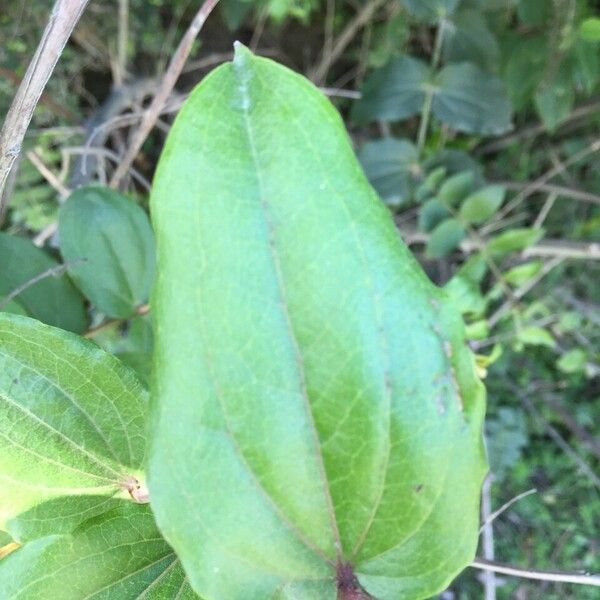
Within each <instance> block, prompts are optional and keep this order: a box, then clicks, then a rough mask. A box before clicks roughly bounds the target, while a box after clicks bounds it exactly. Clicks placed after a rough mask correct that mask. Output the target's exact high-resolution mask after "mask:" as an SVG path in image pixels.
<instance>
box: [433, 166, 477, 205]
mask: <svg viewBox="0 0 600 600" xmlns="http://www.w3.org/2000/svg"><path fill="white" fill-rule="evenodd" d="M474 181H475V175H474V174H473V171H462V172H461V173H457V174H456V175H453V176H452V177H449V178H448V179H446V181H444V183H443V184H442V185H441V187H440V189H439V191H438V197H439V199H440V200H441V201H442V202H443V203H444V204H446V205H449V206H455V205H457V204H458V203H459V202H461V201H462V200H463V199H464V198H465V196H466V195H467V194H469V192H470V191H471V190H472V189H473V182H474Z"/></svg>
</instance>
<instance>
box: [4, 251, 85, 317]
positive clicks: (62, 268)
mask: <svg viewBox="0 0 600 600" xmlns="http://www.w3.org/2000/svg"><path fill="white" fill-rule="evenodd" d="M82 262H86V260H85V258H78V259H77V260H72V261H70V262H68V263H64V264H62V265H56V266H55V267H51V268H50V269H46V270H45V271H42V272H41V273H39V274H38V275H36V276H35V277H32V278H31V279H28V280H27V281H25V282H24V283H22V284H21V285H20V286H18V287H16V288H15V289H14V290H13V291H12V292H11V293H10V294H8V296H5V297H4V298H2V300H0V310H2V309H3V308H4V307H5V306H7V305H8V303H9V302H11V300H14V299H15V298H16V297H17V296H18V295H19V294H22V293H23V292H24V291H25V290H26V289H28V288H30V287H31V286H32V285H35V284H36V283H39V282H40V281H42V280H43V279H47V278H48V277H60V276H61V275H63V274H64V273H65V272H66V271H67V269H68V268H70V267H72V266H76V265H78V264H81V263H82Z"/></svg>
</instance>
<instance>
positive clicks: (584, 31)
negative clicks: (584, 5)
mask: <svg viewBox="0 0 600 600" xmlns="http://www.w3.org/2000/svg"><path fill="white" fill-rule="evenodd" d="M579 37H580V38H581V39H582V40H585V41H586V42H600V18H598V17H590V18H588V19H584V20H583V21H582V22H581V23H580V25H579Z"/></svg>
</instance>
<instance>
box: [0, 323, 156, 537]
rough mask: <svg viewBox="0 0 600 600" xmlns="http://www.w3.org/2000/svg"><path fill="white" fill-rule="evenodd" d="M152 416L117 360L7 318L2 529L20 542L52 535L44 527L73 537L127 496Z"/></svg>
mask: <svg viewBox="0 0 600 600" xmlns="http://www.w3.org/2000/svg"><path fill="white" fill-rule="evenodd" d="M145 412H146V392H145V391H144V390H143V388H142V387H141V385H140V384H139V382H138V381H137V379H136V378H135V376H134V375H133V373H132V372H131V371H130V370H129V369H127V368H126V367H124V366H123V365H121V363H120V362H119V361H118V360H117V359H116V358H114V357H113V356H111V355H110V354H107V353H105V352H104V351H102V350H100V349H99V348H98V347H97V346H95V345H94V344H92V343H91V342H88V341H86V340H83V339H81V338H79V337H77V336H75V335H73V334H70V333H68V332H65V331H62V330H59V329H55V328H53V327H48V326H47V325H43V324H42V323H39V322H38V321H34V320H33V319H29V318H27V317H21V316H17V315H10V314H8V313H6V314H0V484H1V485H0V527H2V526H4V524H5V523H7V522H8V531H9V532H11V533H12V534H13V536H14V537H16V538H17V539H18V540H23V539H27V538H31V537H37V536H38V535H43V534H45V533H46V532H47V531H48V529H47V528H46V524H45V521H46V520H47V521H49V522H50V524H49V525H48V527H49V528H50V530H51V531H53V532H63V531H67V530H69V528H70V527H71V526H72V525H73V523H77V522H81V520H83V519H85V518H89V517H90V516H91V515H93V514H97V513H98V512H99V511H101V510H103V509H106V507H107V506H109V503H108V499H109V498H111V497H113V496H115V495H118V494H120V495H127V494H128V488H131V487H132V485H133V483H134V482H133V480H132V479H131V477H134V478H136V479H139V472H140V469H141V468H142V463H143V460H144V451H145V449H144V446H145V429H144V428H145V423H144V419H145ZM94 496H95V498H94ZM57 498H60V501H58V502H57V501H56V499H57ZM20 518H22V520H21V521H20V520H19V519H20Z"/></svg>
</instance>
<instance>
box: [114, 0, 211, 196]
mask: <svg viewBox="0 0 600 600" xmlns="http://www.w3.org/2000/svg"><path fill="white" fill-rule="evenodd" d="M218 2H219V0H206V1H205V2H204V3H203V4H202V6H201V7H200V10H199V11H198V13H197V14H196V16H195V17H194V20H193V21H192V22H191V24H190V26H189V27H188V29H187V31H186V32H185V34H184V36H183V38H181V41H180V42H179V46H178V47H177V50H176V51H175V54H173V57H172V58H171V61H170V63H169V66H168V67H167V71H166V73H165V75H164V77H163V78H162V80H161V82H160V84H159V86H158V89H157V91H156V94H155V96H154V98H153V99H152V102H151V103H150V106H149V107H148V108H147V109H146V111H145V112H144V117H143V119H142V122H141V123H140V126H139V128H138V129H137V131H136V133H135V135H134V137H133V140H132V141H131V144H130V146H129V148H128V149H127V152H126V153H125V155H124V156H123V158H122V159H121V161H120V163H119V164H118V166H117V169H116V171H115V172H114V174H113V176H112V178H111V180H110V187H112V188H117V187H119V185H120V183H121V181H122V179H123V178H124V177H125V175H126V174H127V172H128V171H129V168H130V167H131V165H132V163H133V161H134V160H135V157H136V156H137V154H138V152H139V151H140V148H141V147H142V144H143V143H144V141H145V140H146V138H147V137H148V135H149V134H150V131H152V128H153V127H154V124H155V123H156V120H157V119H158V117H159V115H160V112H161V110H162V108H163V106H164V104H165V102H166V100H167V98H168V97H169V94H170V93H171V91H172V90H173V88H174V87H175V83H176V82H177V79H178V78H179V75H180V73H181V70H182V69H183V66H184V64H185V61H186V60H187V58H188V56H189V54H190V52H191V51H192V47H193V45H194V41H195V40H196V37H197V36H198V33H200V30H201V29H202V26H203V25H204V22H205V21H206V19H207V18H208V15H210V13H211V12H212V10H213V9H214V8H215V6H216V5H217V4H218Z"/></svg>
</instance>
